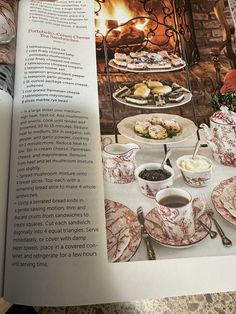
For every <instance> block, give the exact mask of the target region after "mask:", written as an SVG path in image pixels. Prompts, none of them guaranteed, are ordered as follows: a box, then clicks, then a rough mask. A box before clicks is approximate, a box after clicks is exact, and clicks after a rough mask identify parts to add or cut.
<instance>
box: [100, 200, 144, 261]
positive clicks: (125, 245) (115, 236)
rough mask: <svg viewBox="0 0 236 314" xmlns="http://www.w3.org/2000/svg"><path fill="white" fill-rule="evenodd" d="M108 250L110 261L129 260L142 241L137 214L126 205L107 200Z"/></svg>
mask: <svg viewBox="0 0 236 314" xmlns="http://www.w3.org/2000/svg"><path fill="white" fill-rule="evenodd" d="M105 211H106V230H107V250H108V260H109V262H127V261H129V260H130V259H131V257H132V256H133V255H134V254H135V253H136V251H137V249H138V247H139V245H140V242H141V228H140V224H139V222H138V219H137V216H136V214H135V213H134V212H133V211H132V210H131V209H129V208H128V207H126V206H125V205H123V204H121V203H118V202H114V201H111V200H107V199H106V200H105Z"/></svg>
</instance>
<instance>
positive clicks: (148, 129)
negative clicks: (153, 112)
mask: <svg viewBox="0 0 236 314" xmlns="http://www.w3.org/2000/svg"><path fill="white" fill-rule="evenodd" d="M134 130H135V132H136V133H138V134H139V135H140V136H144V137H148V138H152V139H157V140H161V139H165V138H167V137H172V136H175V135H177V134H178V133H179V132H180V131H181V127H180V125H179V123H178V122H177V121H176V120H175V119H170V120H167V119H162V118H160V117H158V115H157V116H152V117H151V118H149V119H148V120H138V121H136V123H135V125H134Z"/></svg>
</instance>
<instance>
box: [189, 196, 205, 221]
mask: <svg viewBox="0 0 236 314" xmlns="http://www.w3.org/2000/svg"><path fill="white" fill-rule="evenodd" d="M192 206H193V215H194V219H195V220H197V219H199V218H200V217H201V216H202V215H203V214H204V213H205V203H204V202H203V201H202V200H201V199H200V198H198V197H196V198H194V199H193V202H192Z"/></svg>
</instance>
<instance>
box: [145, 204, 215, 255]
mask: <svg viewBox="0 0 236 314" xmlns="http://www.w3.org/2000/svg"><path fill="white" fill-rule="evenodd" d="M201 221H202V222H203V223H204V224H205V225H207V227H208V228H210V229H211V220H210V218H209V217H208V216H207V215H206V214H204V215H202V216H201ZM161 225H162V223H161V221H160V216H159V214H158V211H157V210H156V208H153V209H152V210H150V212H148V213H147V215H146V217H145V227H146V230H147V232H148V233H149V235H150V236H151V237H152V238H153V239H154V240H156V241H157V242H158V243H159V244H161V245H163V246H167V247H172V248H179V249H182V248H188V247H191V246H193V245H195V244H197V243H199V242H200V241H202V240H203V239H204V238H205V237H206V236H207V235H208V231H206V230H205V229H204V228H203V227H202V226H201V225H199V224H196V225H197V228H196V232H195V234H194V235H193V236H192V237H191V238H188V239H184V240H177V239H170V238H169V237H168V235H167V234H166V232H165V231H164V230H163V228H162V226H161Z"/></svg>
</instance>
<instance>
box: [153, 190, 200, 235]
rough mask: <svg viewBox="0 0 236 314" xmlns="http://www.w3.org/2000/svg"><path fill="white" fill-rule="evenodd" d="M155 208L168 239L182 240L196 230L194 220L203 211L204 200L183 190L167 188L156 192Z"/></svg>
mask: <svg viewBox="0 0 236 314" xmlns="http://www.w3.org/2000/svg"><path fill="white" fill-rule="evenodd" d="M156 203H157V207H156V210H157V211H158V214H159V217H160V219H161V221H162V227H163V231H164V232H165V234H166V236H167V237H169V238H170V239H176V240H184V239H189V238H191V237H192V236H193V235H194V234H195V232H196V221H197V219H198V218H199V217H200V216H201V215H202V214H203V213H204V210H205V206H204V202H203V201H202V200H201V199H199V198H194V199H192V196H191V195H190V194H189V193H188V192H187V191H185V190H182V189H177V188H168V189H165V190H161V191H159V192H158V193H157V194H156Z"/></svg>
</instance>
